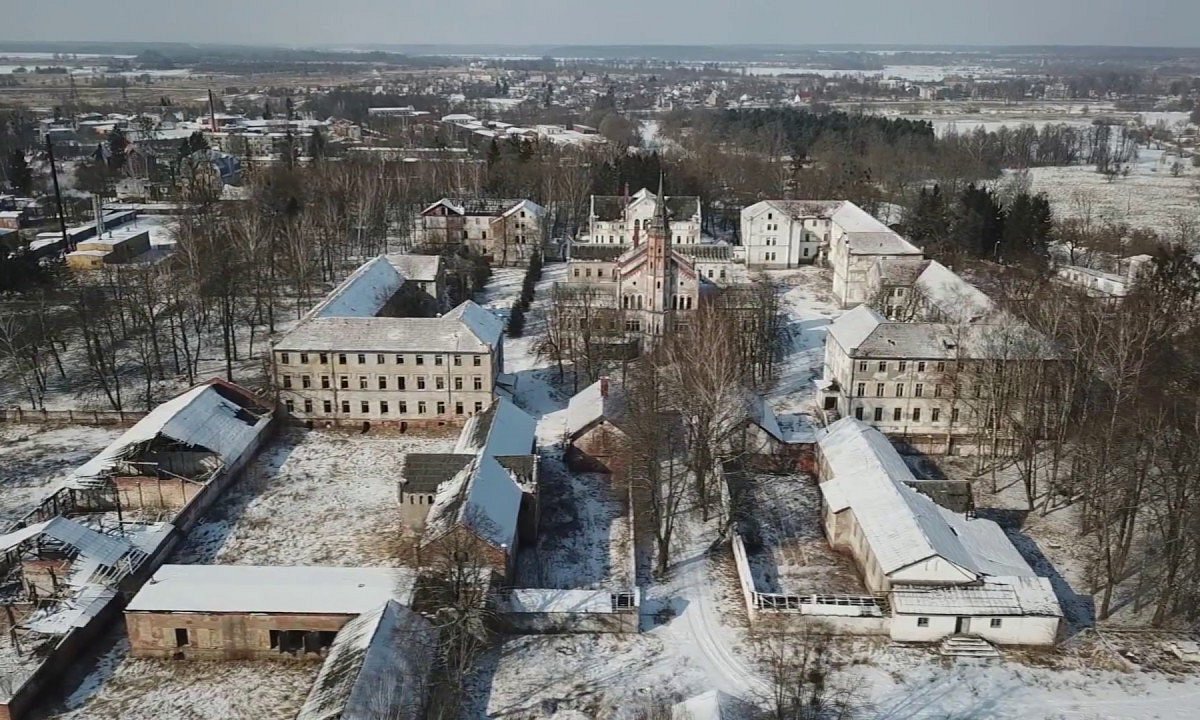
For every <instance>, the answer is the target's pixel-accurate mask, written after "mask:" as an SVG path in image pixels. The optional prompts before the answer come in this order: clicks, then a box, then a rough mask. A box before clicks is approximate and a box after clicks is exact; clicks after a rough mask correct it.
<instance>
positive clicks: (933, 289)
mask: <svg viewBox="0 0 1200 720" xmlns="http://www.w3.org/2000/svg"><path fill="white" fill-rule="evenodd" d="M914 285H915V286H916V288H917V289H918V290H919V291H920V292H921V294H922V295H923V296H924V297H925V298H926V300H927V301H928V302H929V303H930V304H931V305H933V306H934V307H936V308H937V309H938V310H939V311H940V312H941V313H942V315H944V316H945V319H946V320H947V321H950V322H965V323H973V322H976V321H978V320H982V319H984V318H986V317H988V316H989V315H991V314H992V313H993V312H994V311H995V309H996V308H995V305H994V304H993V303H992V300H991V298H989V297H988V296H987V295H985V294H984V293H983V291H982V290H980V289H979V288H977V287H975V286H974V285H972V284H971V283H969V282H967V281H966V280H963V279H962V278H961V277H959V276H958V275H957V274H956V273H955V272H954V271H952V270H951V269H950V268H948V267H946V266H945V265H943V264H941V263H940V262H938V261H937V260H930V261H929V264H928V265H926V267H925V269H924V270H923V271H922V272H921V274H920V276H918V277H917V280H916V282H915V283H914Z"/></svg>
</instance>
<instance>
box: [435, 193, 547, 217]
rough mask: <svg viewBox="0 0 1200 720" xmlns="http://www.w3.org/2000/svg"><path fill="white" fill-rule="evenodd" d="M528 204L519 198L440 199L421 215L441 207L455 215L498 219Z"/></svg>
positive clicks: (534, 205)
mask: <svg viewBox="0 0 1200 720" xmlns="http://www.w3.org/2000/svg"><path fill="white" fill-rule="evenodd" d="M525 202H529V201H528V200H523V199H519V198H512V199H509V198H470V199H461V198H442V199H441V200H438V201H437V202H435V203H431V204H430V205H429V206H428V207H426V208H425V209H424V210H422V211H421V214H422V215H425V214H427V213H429V211H431V210H433V209H434V208H436V207H439V206H442V207H445V208H447V209H448V210H450V212H452V213H454V214H455V215H471V216H479V217H500V216H502V215H504V214H505V213H507V212H508V211H510V210H513V209H514V208H516V207H517V206H518V205H520V204H521V203H525ZM531 205H533V207H535V208H538V209H540V208H541V206H539V205H536V204H533V203H531Z"/></svg>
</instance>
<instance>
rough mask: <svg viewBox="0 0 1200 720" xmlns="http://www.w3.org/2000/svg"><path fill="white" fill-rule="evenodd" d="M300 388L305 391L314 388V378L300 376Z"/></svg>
mask: <svg viewBox="0 0 1200 720" xmlns="http://www.w3.org/2000/svg"><path fill="white" fill-rule="evenodd" d="M300 387H302V388H305V389H308V388H310V387H312V376H311V375H301V376H300Z"/></svg>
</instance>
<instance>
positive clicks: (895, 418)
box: [892, 408, 904, 422]
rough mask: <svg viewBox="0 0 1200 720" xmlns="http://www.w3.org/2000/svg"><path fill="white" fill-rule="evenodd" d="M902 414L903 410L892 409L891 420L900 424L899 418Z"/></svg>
mask: <svg viewBox="0 0 1200 720" xmlns="http://www.w3.org/2000/svg"><path fill="white" fill-rule="evenodd" d="M903 412H904V410H903V409H902V408H894V409H893V410H892V420H893V421H895V422H900V416H901V413H903Z"/></svg>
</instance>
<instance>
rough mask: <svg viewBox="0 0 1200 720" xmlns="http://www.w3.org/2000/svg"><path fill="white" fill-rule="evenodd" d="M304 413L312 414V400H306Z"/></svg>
mask: <svg viewBox="0 0 1200 720" xmlns="http://www.w3.org/2000/svg"><path fill="white" fill-rule="evenodd" d="M304 412H306V413H310V414H311V413H312V400H310V399H307V398H306V399H305V400H304Z"/></svg>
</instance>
